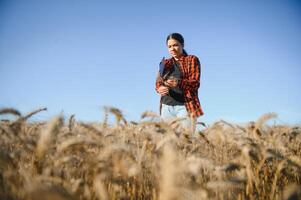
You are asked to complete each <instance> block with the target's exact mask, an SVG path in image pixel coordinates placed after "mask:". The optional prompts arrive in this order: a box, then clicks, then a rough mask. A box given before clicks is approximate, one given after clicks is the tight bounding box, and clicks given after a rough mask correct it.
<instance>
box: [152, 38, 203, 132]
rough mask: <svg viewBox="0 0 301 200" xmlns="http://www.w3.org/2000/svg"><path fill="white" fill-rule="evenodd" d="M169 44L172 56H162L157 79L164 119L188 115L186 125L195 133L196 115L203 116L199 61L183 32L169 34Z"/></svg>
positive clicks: (161, 112) (161, 111) (167, 42)
mask: <svg viewBox="0 0 301 200" xmlns="http://www.w3.org/2000/svg"><path fill="white" fill-rule="evenodd" d="M166 44H167V48H168V51H169V53H170V55H171V58H169V59H164V58H163V60H162V61H161V63H160V72H159V74H158V77H157V80H156V91H157V92H158V93H159V94H160V95H161V100H160V114H161V118H162V119H163V120H167V119H170V118H174V117H178V118H184V117H185V118H187V120H185V121H184V123H185V126H186V128H192V129H191V130H192V131H193V132H194V130H195V122H196V119H197V117H199V116H201V115H203V110H202V108H201V105H200V101H199V98H198V88H199V86H200V74H201V71H200V62H199V59H198V58H197V57H196V56H193V55H188V54H187V53H186V51H185V50H184V38H183V36H182V35H181V34H179V33H172V34H170V35H168V36H167V39H166Z"/></svg>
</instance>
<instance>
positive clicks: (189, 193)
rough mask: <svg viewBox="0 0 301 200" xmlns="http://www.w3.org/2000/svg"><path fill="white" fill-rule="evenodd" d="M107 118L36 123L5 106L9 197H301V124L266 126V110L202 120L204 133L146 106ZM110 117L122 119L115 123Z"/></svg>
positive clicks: (3, 163) (5, 191) (1, 147)
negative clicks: (251, 118) (128, 115)
mask: <svg viewBox="0 0 301 200" xmlns="http://www.w3.org/2000/svg"><path fill="white" fill-rule="evenodd" d="M104 109H105V117H104V120H103V122H100V123H83V122H78V121H76V119H75V117H74V115H72V116H71V117H70V118H69V121H68V122H67V123H65V121H64V117H63V116H62V115H59V116H57V117H54V118H53V119H52V120H50V121H49V122H34V123H33V122H28V121H29V120H28V119H29V118H30V117H31V116H33V115H34V114H37V113H39V112H40V111H44V110H46V108H41V109H37V110H36V111H33V112H31V113H29V114H27V115H24V116H22V115H21V113H20V112H19V111H17V110H15V109H12V108H7V109H6V108H4V109H1V110H0V114H1V115H7V114H10V115H11V114H12V115H14V116H16V119H15V120H11V121H10V120H3V121H1V122H0V136H1V140H0V177H1V179H0V199H13V200H23V199H24V200H27V199H28V200H29V199H40V198H41V197H42V196H43V198H44V199H53V200H59V199H64V200H69V199H79V200H90V199H91V200H94V199H95V200H96V199H103V200H107V199H113V200H114V199H153V200H159V199H160V200H161V199H164V200H182V199H183V200H184V199H188V200H193V199H279V200H280V199H290V198H295V199H298V198H300V195H301V194H300V185H301V134H300V133H301V127H300V126H295V127H291V126H285V125H276V124H274V125H266V122H267V120H270V119H272V118H274V117H276V115H275V114H273V113H272V114H266V115H263V116H262V117H260V118H259V119H258V120H256V122H250V123H249V124H247V125H245V126H242V125H237V124H232V123H229V122H226V121H224V120H220V121H217V122H215V123H213V124H212V125H207V126H206V127H205V125H204V124H202V123H199V124H201V125H203V126H204V127H203V129H202V130H201V131H199V132H198V133H199V134H198V135H197V136H196V137H191V136H190V135H189V134H187V131H186V130H183V129H180V128H179V127H180V126H178V124H179V123H180V121H181V119H177V120H173V121H170V122H161V121H160V120H159V117H158V116H157V115H156V113H153V112H150V111H147V112H144V113H143V114H142V115H141V121H140V122H135V123H127V120H126V119H125V118H124V116H123V114H122V112H121V110H119V109H117V108H113V107H105V108H104ZM108 115H113V116H115V118H116V123H115V124H113V125H111V124H109V122H108V117H109V116H108Z"/></svg>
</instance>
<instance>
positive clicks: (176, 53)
mask: <svg viewBox="0 0 301 200" xmlns="http://www.w3.org/2000/svg"><path fill="white" fill-rule="evenodd" d="M167 48H168V51H169V53H170V55H171V56H172V57H174V58H179V57H180V55H182V53H183V46H182V44H181V43H180V42H179V41H177V40H175V39H169V40H168V41H167Z"/></svg>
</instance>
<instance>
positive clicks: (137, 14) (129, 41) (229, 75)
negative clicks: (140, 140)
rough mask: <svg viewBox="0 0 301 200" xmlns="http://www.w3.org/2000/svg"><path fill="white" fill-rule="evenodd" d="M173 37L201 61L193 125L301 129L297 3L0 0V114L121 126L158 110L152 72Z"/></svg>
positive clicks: (299, 9) (300, 10)
mask: <svg viewBox="0 0 301 200" xmlns="http://www.w3.org/2000/svg"><path fill="white" fill-rule="evenodd" d="M172 32H179V33H182V34H183V36H184V38H185V48H186V50H187V51H188V53H190V54H194V55H197V56H198V57H199V58H200V60H201V65H202V77H201V87H200V89H199V98H200V101H201V104H202V107H203V109H204V112H205V115H204V116H203V117H201V118H200V119H199V120H200V121H204V122H206V123H212V122H214V121H216V120H219V119H225V120H228V121H232V122H247V121H249V120H255V119H257V118H258V117H259V116H261V115H262V114H263V113H266V112H276V113H278V115H279V117H278V118H279V120H280V122H284V123H291V124H296V123H301V105H300V102H301V55H300V54H301V2H300V1H291V0H283V1H279V0H263V1H262V0H252V1H251V0H246V1H241V0H237V1H236V0H233V1H231V0H228V1H222V0H220V1H217V0H206V1H205V0H187V1H186V0H185V1H184V0H181V1H177V0H174V1H161V0H160V1H159V0H152V1H114V0H108V1H102V0H85V1H84V0H45V1H42V0H35V1H34V0H26V1H22V0H19V1H17V0H0V92H1V94H0V108H3V107H14V108H16V109H19V110H20V111H21V112H22V113H27V112H30V111H32V110H34V109H35V108H38V107H42V106H46V107H47V108H48V111H47V112H44V113H40V114H38V115H36V116H34V119H36V120H44V119H48V118H50V117H52V116H54V115H56V114H59V113H60V112H61V111H63V112H64V114H65V116H70V115H71V114H75V115H76V118H77V119H79V120H84V121H97V120H101V119H102V117H103V116H102V106H114V107H118V108H120V109H121V110H122V111H123V112H124V114H125V117H126V118H127V119H129V120H138V119H139V117H140V115H141V113H142V112H144V111H146V110H152V111H156V112H157V111H158V103H159V96H158V95H157V94H156V93H155V91H154V83H155V77H156V74H157V70H158V63H159V61H160V60H161V58H162V57H163V56H165V57H168V56H169V55H168V51H167V49H166V46H165V39H166V36H167V35H168V34H169V33H172Z"/></svg>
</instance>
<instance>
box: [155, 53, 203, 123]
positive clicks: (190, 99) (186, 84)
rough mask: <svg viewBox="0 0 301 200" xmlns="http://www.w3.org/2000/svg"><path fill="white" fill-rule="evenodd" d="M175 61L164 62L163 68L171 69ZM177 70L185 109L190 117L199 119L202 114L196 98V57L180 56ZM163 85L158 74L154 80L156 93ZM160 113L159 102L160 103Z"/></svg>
mask: <svg viewBox="0 0 301 200" xmlns="http://www.w3.org/2000/svg"><path fill="white" fill-rule="evenodd" d="M174 62H175V60H174V59H173V58H169V59H166V60H164V65H165V68H167V69H168V68H171V67H172V66H173V64H174ZM177 63H178V66H179V69H180V71H181V73H182V78H181V81H180V82H179V87H180V89H182V91H183V94H184V100H185V103H184V104H185V107H186V109H187V111H188V113H189V114H190V115H192V116H193V117H199V116H201V115H203V114H204V112H203V110H202V108H201V105H200V101H199V98H198V89H199V87H200V76H201V65H200V61H199V59H198V57H196V56H193V55H187V56H185V55H182V56H181V57H180V58H179V60H178V61H177ZM161 85H163V81H162V78H160V75H159V73H158V77H157V80H156V91H157V90H158V88H159V87H160V86H161ZM160 111H161V101H160Z"/></svg>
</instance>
